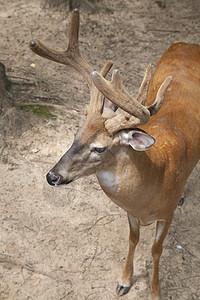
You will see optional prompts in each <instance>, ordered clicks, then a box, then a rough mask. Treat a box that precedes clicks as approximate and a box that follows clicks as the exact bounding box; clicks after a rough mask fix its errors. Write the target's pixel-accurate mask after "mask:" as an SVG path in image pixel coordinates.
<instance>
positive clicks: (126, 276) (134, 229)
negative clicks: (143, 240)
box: [116, 214, 140, 296]
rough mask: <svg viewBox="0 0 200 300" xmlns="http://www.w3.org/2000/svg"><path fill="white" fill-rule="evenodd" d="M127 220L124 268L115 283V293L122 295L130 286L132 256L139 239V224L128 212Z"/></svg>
mask: <svg viewBox="0 0 200 300" xmlns="http://www.w3.org/2000/svg"><path fill="white" fill-rule="evenodd" d="M128 221H129V227H130V234H129V252H128V257H127V260H126V265H125V268H124V272H123V275H122V278H121V281H120V282H119V283H118V285H117V289H116V292H117V295H120V296H123V295H125V294H127V293H128V291H129V290H130V288H131V286H132V276H133V258H134V252H135V247H136V246H137V243H138V241H139V235H140V234H139V229H140V227H139V224H138V221H137V219H135V218H133V217H132V216H131V215H129V214H128Z"/></svg>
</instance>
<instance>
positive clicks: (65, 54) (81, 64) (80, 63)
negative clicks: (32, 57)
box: [29, 8, 92, 87]
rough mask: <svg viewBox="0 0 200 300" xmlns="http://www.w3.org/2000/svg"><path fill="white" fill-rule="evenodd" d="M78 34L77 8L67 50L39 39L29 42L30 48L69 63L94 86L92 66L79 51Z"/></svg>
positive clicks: (72, 21)
mask: <svg viewBox="0 0 200 300" xmlns="http://www.w3.org/2000/svg"><path fill="white" fill-rule="evenodd" d="M78 34H79V10H78V9H77V8H76V9H74V10H73V12H72V17H71V23H70V30H69V38H68V39H69V42H68V48H67V50H66V51H57V50H55V49H52V48H50V47H48V46H46V45H44V44H43V43H41V42H40V41H39V40H34V41H31V42H30V43H29V47H30V49H31V50H32V51H33V52H34V53H36V54H38V55H40V56H42V57H45V58H47V59H50V60H52V61H55V62H58V63H61V64H64V65H68V66H70V67H72V68H74V69H75V70H76V71H78V72H79V73H81V74H82V76H83V77H84V78H85V79H86V80H87V83H88V85H89V87H91V86H92V79H91V72H92V68H91V67H90V65H89V64H88V63H87V62H86V61H85V59H84V58H83V57H82V56H81V54H80V52H79V46H78Z"/></svg>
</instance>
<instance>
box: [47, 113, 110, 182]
mask: <svg viewBox="0 0 200 300" xmlns="http://www.w3.org/2000/svg"><path fill="white" fill-rule="evenodd" d="M104 122H105V119H104V118H103V117H102V116H101V115H95V114H94V115H91V116H89V117H88V118H87V120H86V122H85V124H84V125H83V126H82V127H81V128H80V129H79V130H78V132H77V134H76V136H75V139H74V142H73V144H72V146H71V148H70V149H69V150H68V151H67V152H66V153H65V154H64V155H63V156H62V157H61V159H60V160H59V161H58V163H57V164H56V165H55V166H54V167H53V168H52V169H51V171H50V172H49V173H48V174H47V181H48V183H49V184H50V185H60V184H67V183H70V182H71V181H73V180H75V179H77V178H80V177H82V176H87V175H91V174H94V173H96V171H97V170H98V169H99V168H101V165H102V164H104V163H105V162H106V161H108V160H109V159H111V158H112V156H111V153H110V151H108V150H110V149H111V147H112V144H113V138H111V136H110V135H109V134H108V132H107V130H106V129H105V126H104Z"/></svg>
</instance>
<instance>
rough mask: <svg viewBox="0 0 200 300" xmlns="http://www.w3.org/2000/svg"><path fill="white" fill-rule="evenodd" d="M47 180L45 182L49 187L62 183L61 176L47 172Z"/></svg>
mask: <svg viewBox="0 0 200 300" xmlns="http://www.w3.org/2000/svg"><path fill="white" fill-rule="evenodd" d="M46 178H47V182H48V183H49V184H50V185H58V184H60V183H61V182H62V179H63V178H62V176H60V175H55V174H53V173H52V172H49V173H48V174H47V176H46Z"/></svg>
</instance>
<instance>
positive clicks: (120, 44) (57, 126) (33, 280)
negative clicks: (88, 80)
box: [0, 0, 200, 300]
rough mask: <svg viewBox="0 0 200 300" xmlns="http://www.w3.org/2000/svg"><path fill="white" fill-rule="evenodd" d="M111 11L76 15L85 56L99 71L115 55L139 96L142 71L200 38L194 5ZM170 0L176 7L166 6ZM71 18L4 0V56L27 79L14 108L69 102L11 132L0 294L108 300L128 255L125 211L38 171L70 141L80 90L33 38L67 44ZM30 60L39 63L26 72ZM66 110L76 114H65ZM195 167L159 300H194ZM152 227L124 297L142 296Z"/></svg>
mask: <svg viewBox="0 0 200 300" xmlns="http://www.w3.org/2000/svg"><path fill="white" fill-rule="evenodd" d="M105 2H106V3H107V5H109V6H110V7H111V8H112V9H113V14H106V13H103V12H101V13H99V14H96V15H90V14H87V13H86V12H81V29H80V41H81V50H82V51H83V53H84V57H85V58H86V59H87V60H89V61H90V63H91V64H92V65H93V66H94V67H95V69H97V70H99V69H100V68H101V66H102V65H103V64H104V62H105V60H108V59H112V60H113V61H114V63H115V67H117V68H119V69H120V70H121V74H122V78H123V80H124V82H125V85H126V86H127V88H128V90H129V91H130V92H132V93H133V94H136V91H137V88H138V86H139V83H140V81H141V79H142V76H143V74H144V70H145V68H146V66H147V65H148V64H149V63H150V62H151V63H154V64H156V62H157V60H158V58H159V57H160V56H161V54H162V53H163V52H164V51H165V50H166V49H167V47H168V46H169V45H170V44H172V43H174V42H177V41H185V42H195V43H200V35H199V32H200V13H199V12H200V5H199V1H190V4H189V3H188V1H187V0H183V1H172V0H169V1H164V0H163V1H162V0H161V1H150V0H143V1H128V0H123V1H120V0H116V1H111V0H109V1H105ZM174 2H175V3H174ZM69 18H70V13H68V12H67V13H66V12H58V11H47V10H44V9H42V7H41V5H40V1H28V0H19V1H11V0H7V1H3V0H0V26H1V32H0V37H1V44H0V61H1V62H2V63H4V64H5V65H6V68H7V74H8V75H9V77H10V79H11V80H17V81H19V80H20V79H21V78H22V80H23V81H27V82H28V83H30V82H35V84H34V85H32V86H31V87H30V89H28V91H26V92H25V91H24V90H22V91H21V97H18V99H17V102H18V104H23V103H30V102H31V103H32V102H34V101H36V102H47V103H49V102H50V103H52V104H54V105H65V109H64V110H65V111H66V113H65V115H63V114H62V116H61V117H60V118H59V119H56V120H50V121H47V122H43V124H42V126H41V125H40V124H39V125H38V126H35V127H34V128H33V129H31V130H29V131H27V132H25V133H23V135H22V136H21V138H14V137H10V138H9V140H8V141H7V147H6V148H5V149H4V152H3V157H4V162H5V163H2V164H1V165H0V168H1V172H0V182H1V185H0V199H1V201H0V212H1V214H0V218H1V219H0V222H1V227H0V299H2V300H3V299H6V300H7V299H14V300H17V299H20V300H22V299H34V300H35V299H41V300H43V299H45V300H46V299H59V300H60V299H75V300H78V299H80V300H83V299H85V300H86V299H87V300H92V299H95V300H96V299H101V300H102V299H103V300H106V299H108V300H110V299H116V298H117V296H116V294H115V287H116V282H117V279H118V278H119V277H120V274H121V271H122V268H123V266H124V262H125V257H126V254H127V249H128V224H127V220H126V214H125V213H124V212H123V211H122V210H121V209H119V208H118V207H116V206H115V205H114V204H113V203H111V202H110V201H109V200H108V198H107V197H106V196H105V195H104V194H103V192H102V191H101V189H100V187H99V185H98V184H97V182H96V179H95V177H88V178H84V179H81V180H79V181H77V182H74V183H72V184H71V185H69V186H67V187H62V188H59V189H56V188H51V187H50V186H48V185H47V183H46V181H45V174H46V172H47V171H48V170H49V169H50V167H51V166H52V165H53V164H54V163H55V162H56V161H57V160H58V158H59V157H60V156H61V155H62V153H63V152H65V151H66V150H67V148H68V147H69V146H70V144H71V142H72V140H73V135H74V133H75V131H76V129H77V127H78V126H79V125H80V123H81V122H82V117H81V118H80V116H81V115H83V110H84V108H83V107H84V106H85V103H88V91H87V86H86V84H85V83H84V82H83V80H82V78H80V77H79V76H77V74H75V73H74V72H71V71H70V72H68V70H66V68H65V67H64V66H61V65H56V64H54V63H52V62H49V61H46V60H45V59H41V58H40V57H37V56H35V55H34V54H32V53H31V52H30V51H29V49H28V47H27V43H28V41H29V40H30V39H31V38H32V37H34V38H39V39H41V40H42V41H44V42H46V43H47V44H49V45H51V46H52V47H57V48H61V49H64V48H65V44H66V36H65V30H66V24H67V25H68V24H69ZM31 64H34V65H35V67H34V68H33V65H32V66H31ZM71 110H72V111H71ZM199 174H200V165H198V166H197V167H196V169H195V170H194V172H193V174H192V176H191V177H190V179H189V181H188V183H187V186H186V190H185V204H184V206H183V207H181V208H177V210H176V213H175V217H174V221H173V224H172V226H171V228H170V231H169V234H168V236H167V238H166V241H165V244H164V253H163V256H162V260H161V270H160V274H161V286H162V300H168V299H174V300H175V299H176V300H177V299H181V300H184V299H185V300H197V299H200V292H199V280H200V271H199V270H200V253H199V250H200V240H199V230H200V229H199V228H200V227H199V225H200V221H199V213H198V208H199V196H200V189H199V182H200V175H199ZM153 235H154V226H150V227H149V228H143V229H142V233H141V241H140V244H139V246H138V248H137V251H136V259H135V274H136V276H135V279H136V280H135V283H134V285H133V287H132V289H131V291H130V292H129V294H127V295H126V296H125V297H124V299H127V300H128V299H135V300H136V299H138V300H139V299H147V297H148V293H149V282H150V278H151V274H152V259H151V244H152V241H153Z"/></svg>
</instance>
